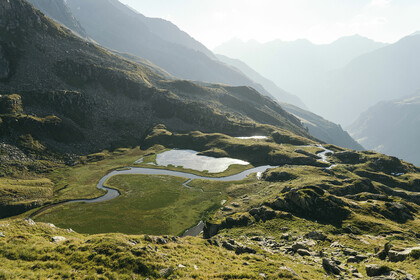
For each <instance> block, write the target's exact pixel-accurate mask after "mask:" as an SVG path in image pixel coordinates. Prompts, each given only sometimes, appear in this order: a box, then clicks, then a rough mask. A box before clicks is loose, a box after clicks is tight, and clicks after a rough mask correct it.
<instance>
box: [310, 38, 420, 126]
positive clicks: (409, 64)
mask: <svg viewBox="0 0 420 280" xmlns="http://www.w3.org/2000/svg"><path fill="white" fill-rule="evenodd" d="M419 49H420V35H413V36H407V37H404V38H402V39H401V40H399V41H398V42H396V43H394V44H392V45H389V46H386V47H383V48H381V49H378V50H376V51H373V52H370V53H367V54H365V55H362V56H359V57H358V58H356V59H354V60H353V61H352V62H351V63H349V64H348V65H347V66H346V67H344V68H342V69H339V70H337V71H334V72H332V73H330V75H329V76H328V77H325V79H324V83H323V84H322V85H320V86H318V87H314V88H317V91H318V92H319V95H318V96H317V97H318V98H317V100H316V102H315V103H312V104H315V105H316V107H317V108H319V110H320V111H322V112H324V113H325V116H328V117H329V118H330V119H333V120H339V121H340V122H342V123H347V124H349V123H351V122H353V121H354V120H355V119H356V118H357V116H358V115H359V114H360V113H361V112H363V111H365V110H367V109H368V108H369V107H370V106H373V105H375V104H376V103H378V102H380V101H382V100H390V99H398V98H402V97H404V95H407V94H414V93H415V92H416V91H417V90H418V89H420V75H419V72H418V69H419V68H420V56H419V55H418V50H419ZM324 100H328V104H326V102H324Z"/></svg>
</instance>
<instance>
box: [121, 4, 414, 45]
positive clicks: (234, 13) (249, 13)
mask: <svg viewBox="0 0 420 280" xmlns="http://www.w3.org/2000/svg"><path fill="white" fill-rule="evenodd" d="M120 1H121V2H123V3H125V4H128V5H129V6H131V7H133V8H135V9H136V10H138V11H139V12H140V13H142V14H144V15H146V16H149V17H160V18H164V19H167V20H170V21H171V22H173V23H174V24H176V25H177V26H178V27H180V28H181V29H182V30H184V31H186V32H187V33H189V34H190V35H191V36H192V37H194V38H195V39H197V40H199V41H200V42H202V43H203V44H205V45H206V46H207V47H209V48H210V49H212V48H214V47H216V46H218V45H219V44H221V43H223V42H225V41H227V40H229V39H232V38H235V37H236V38H239V39H242V40H245V41H247V40H250V39H256V40H257V41H260V42H267V41H271V40H274V39H282V40H285V41H291V40H296V39H300V38H307V39H309V40H310V41H312V42H314V43H329V42H331V41H333V40H335V39H337V38H338V37H342V36H347V35H353V34H356V33H357V34H360V35H362V36H366V37H369V38H372V39H375V40H377V41H383V42H395V41H396V40H398V39H400V38H401V37H403V36H405V35H408V34H410V33H413V32H415V31H417V30H420V0H120Z"/></svg>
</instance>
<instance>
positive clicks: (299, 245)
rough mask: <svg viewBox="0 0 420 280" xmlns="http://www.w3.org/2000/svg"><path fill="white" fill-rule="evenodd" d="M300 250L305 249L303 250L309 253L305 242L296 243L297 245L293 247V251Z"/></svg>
mask: <svg viewBox="0 0 420 280" xmlns="http://www.w3.org/2000/svg"><path fill="white" fill-rule="evenodd" d="M299 249H303V250H307V251H309V248H308V246H307V245H306V244H305V243H303V242H296V243H294V244H293V245H292V250H293V251H295V252H297V250H299Z"/></svg>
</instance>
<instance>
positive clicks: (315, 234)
mask: <svg viewBox="0 0 420 280" xmlns="http://www.w3.org/2000/svg"><path fill="white" fill-rule="evenodd" d="M304 237H305V238H309V239H313V240H321V241H324V240H326V239H327V236H326V235H325V234H324V233H323V232H321V231H311V232H308V233H307V234H305V236H304Z"/></svg>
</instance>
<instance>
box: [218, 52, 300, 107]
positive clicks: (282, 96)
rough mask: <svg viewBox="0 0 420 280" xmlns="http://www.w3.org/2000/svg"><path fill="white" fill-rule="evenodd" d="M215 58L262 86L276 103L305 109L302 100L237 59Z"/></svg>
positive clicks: (222, 56)
mask: <svg viewBox="0 0 420 280" xmlns="http://www.w3.org/2000/svg"><path fill="white" fill-rule="evenodd" d="M217 58H218V59H219V60H220V61H222V62H225V63H226V64H229V65H232V66H234V67H236V68H237V69H239V70H240V71H242V72H243V73H244V74H245V75H247V76H248V77H250V78H251V79H252V80H253V81H255V82H257V83H259V84H260V85H262V86H263V87H264V88H265V89H266V90H267V91H268V92H270V93H271V94H272V95H273V96H274V97H275V98H276V99H277V100H278V101H281V102H286V103H290V104H294V105H296V106H298V107H301V108H305V107H306V106H305V104H303V102H302V100H300V99H299V97H297V96H295V95H293V94H290V93H288V92H286V91H285V90H283V89H281V88H279V87H278V86H277V85H276V84H275V83H273V82H272V81H270V80H268V79H266V78H265V77H263V76H262V75H261V74H259V73H258V72H257V71H255V70H254V69H252V68H251V67H249V66H248V65H247V64H246V63H244V62H243V61H241V60H239V59H233V58H230V57H227V56H224V55H220V54H218V55H217Z"/></svg>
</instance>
